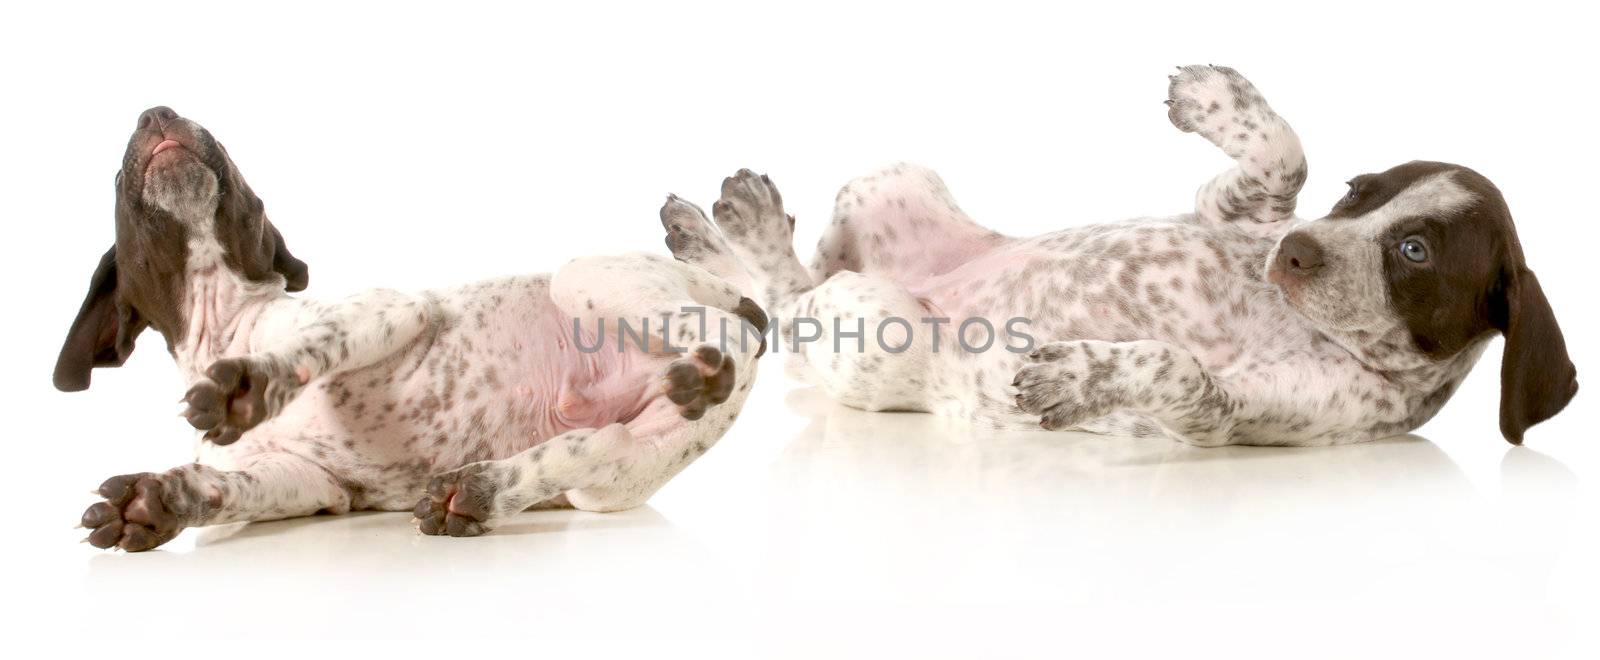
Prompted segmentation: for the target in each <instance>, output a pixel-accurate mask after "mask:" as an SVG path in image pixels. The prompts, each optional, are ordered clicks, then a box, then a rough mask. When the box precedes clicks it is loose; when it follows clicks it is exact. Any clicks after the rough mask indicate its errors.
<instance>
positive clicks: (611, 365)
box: [55, 108, 766, 550]
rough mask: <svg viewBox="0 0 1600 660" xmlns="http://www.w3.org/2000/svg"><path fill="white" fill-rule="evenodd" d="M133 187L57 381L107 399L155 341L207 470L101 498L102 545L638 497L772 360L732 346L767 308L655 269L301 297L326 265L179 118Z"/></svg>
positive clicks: (711, 283) (671, 264)
mask: <svg viewBox="0 0 1600 660" xmlns="http://www.w3.org/2000/svg"><path fill="white" fill-rule="evenodd" d="M116 194H117V207H116V230H117V235H116V244H115V245H114V246H113V247H112V249H111V250H110V251H108V252H106V254H105V256H104V257H103V258H102V259H101V260H100V266H99V268H98V269H97V270H96V271H95V273H94V277H93V278H92V280H91V281H90V285H89V294H88V297H87V299H86V300H84V302H83V306H82V308H81V310H80V311H79V312H78V317H77V320H75V321H74V322H73V324H72V328H71V330H70V331H69V332H68V335H67V339H66V343H65V345H64V346H63V347H62V349H61V356H60V359H59V361H58V362H57V364H56V369H55V385H56V387H57V388H59V389H61V390H63V391H75V390H82V389H85V388H87V387H88V386H89V377H90V369H91V368H93V367H105V366H117V365H120V364H122V363H123V361H124V360H126V359H127V358H128V354H129V353H130V352H131V351H132V350H133V347H134V340H135V338H137V337H138V335H139V334H140V332H142V331H143V330H145V329H146V328H154V329H155V330H156V331H158V332H160V333H161V335H162V336H163V337H164V338H165V339H166V342H167V348H168V350H169V351H170V352H171V353H172V355H173V357H174V358H176V360H177V362H178V367H179V370H180V372H181V373H182V374H183V377H184V378H185V379H186V381H187V382H188V384H189V389H188V393H187V394H186V395H185V397H184V401H185V402H187V405H188V408H187V410H186V412H185V415H186V416H187V417H188V420H189V422H190V423H192V424H193V425H194V427H195V428H197V429H199V430H200V432H201V433H200V438H199V439H198V440H197V450H196V451H197V460H196V462H195V463H193V464H189V465H184V466H180V467H177V468H174V469H171V470H168V471H166V472H162V473H140V474H129V475H123V476H119V477H112V478H111V479H109V480H107V481H106V482H105V483H104V484H103V485H101V486H100V490H99V493H100V495H101V496H103V497H104V498H105V501H103V502H98V503H96V504H94V505H93V506H91V507H89V509H88V511H86V512H85V513H84V514H83V520H82V524H83V525H84V526H85V527H87V528H89V529H91V530H92V531H91V532H90V533H89V538H88V541H89V542H90V543H92V544H93V545H95V546H97V547H101V548H110V547H120V548H122V549H124V550H147V549H150V548H153V547H156V546H158V545H160V544H162V543H164V542H166V541H168V540H170V539H172V538H173V537H174V536H175V535H177V534H178V532H179V531H180V530H182V529H183V528H185V527H195V526H200V525H211V524H219V523H226V522H234V521H246V520H272V519H278V518H286V517H291V516H304V515H310V514H313V513H317V512H335V513H338V512H345V511H349V510H352V509H378V510H386V511H405V510H414V511H415V513H416V517H417V518H418V520H419V525H420V527H421V530H422V531H423V532H424V533H427V534H449V535H451V536H472V535H477V534H482V533H484V532H486V531H488V530H489V529H491V528H492V527H494V526H495V525H496V523H498V522H500V521H501V520H503V519H504V518H505V517H506V516H509V515H511V514H513V513H515V512H518V511H521V510H523V509H526V508H528V507H530V506H534V505H570V506H573V507H577V508H579V509H584V510H589V511H614V510H619V509H626V508H630V507H634V506H637V505H639V504H641V503H642V502H644V501H645V499H646V498H648V497H649V496H650V495H651V494H652V493H654V492H655V491H656V490H657V489H658V488H660V487H661V486H662V485H663V484H664V483H666V481H667V480H668V479H670V478H671V477H672V476H673V475H675V474H677V472H678V471H679V470H682V469H683V468H684V467H685V466H686V465H688V464H689V463H690V462H691V461H693V460H694V459H696V458H698V457H699V456H700V455H701V454H702V453H704V452H705V451H706V450H707V449H708V448H710V447H711V445H712V444H714V443H715V442H716V441H717V439H718V438H720V437H721V436H722V434H723V433H724V432H726V431H727V430H728V427H729V425H731V424H732V423H733V420H734V418H735V416H737V415H738V412H739V408H740V406H741V405H742V403H743V401H744V398H745V396H746V394H747V393H748V392H749V389H750V386H751V384H752V382H753V379H754V376H755V357H756V355H757V354H758V353H759V351H760V350H761V349H760V348H759V347H757V346H752V345H751V344H753V343H754V342H745V341H740V342H722V341H719V337H718V336H716V333H718V332H720V331H721V330H720V329H721V328H729V327H731V328H735V329H739V330H741V331H742V329H743V328H742V325H741V323H742V322H749V323H752V324H754V325H755V326H757V327H758V328H763V329H764V328H765V325H766V315H765V314H763V313H762V311H761V310H760V308H759V307H757V306H755V304H754V303H753V302H752V301H750V300H749V299H745V298H742V297H741V296H740V295H739V294H738V293H737V292H736V291H735V290H734V289H733V288H731V287H730V286H729V285H728V284H727V283H725V282H723V281H721V280H720V279H718V278H716V277H714V276H712V275H710V274H708V273H706V272H705V271H703V270H701V269H699V268H696V267H694V266H691V265H688V264H684V263H681V262H677V261H673V260H671V259H667V258H665V257H658V256H655V255H646V254H638V255H631V256H623V257H612V258H587V259H578V260H575V261H572V262H570V263H569V264H567V265H566V266H565V267H563V268H562V269H561V270H560V271H559V272H557V273H556V274H555V275H554V276H553V277H552V276H550V275H533V276H528V277H516V278H508V279H501V280H491V281H485V282H480V283H477V284H472V285H468V286H465V287H461V288H456V289H441V290H434V291H428V292H424V293H420V294H404V293H398V292H395V291H386V290H374V291H369V292H367V293H363V294H359V295H356V296H353V297H351V298H348V299H346V300H342V301H337V302H318V301H313V300H307V299H301V298H292V297H289V296H288V295H286V293H285V292H286V291H300V290H302V289H304V288H305V286H306V266H305V264H304V263H301V262H300V261H299V260H297V259H295V258H294V257H293V256H292V255H290V254H289V251H288V250H287V249H285V247H284V241H283V237H282V236H281V235H279V233H278V230H277V229H276V228H274V227H273V225H272V223H271V222H268V220H267V216H266V214H265V213H264V212H263V210H262V204H261V200H260V199H258V198H257V197H256V196H255V195H254V194H253V193H252V192H251V191H250V188H249V186H247V185H246V184H245V181H244V179H243V178H242V177H241V176H240V175H239V171H238V170H237V169H236V168H235V167H234V164H233V162H232V161H231V160H230V159H229V157H228V153H227V151H226V150H224V149H223V148H222V145H220V144H218V143H217V142H216V141H215V140H214V139H213V138H212V137H211V134H210V133H209V132H207V131H206V130H205V129H204V128H202V127H201V126H200V125H199V124H196V123H195V122H193V121H190V120H188V119H184V118H182V117H179V116H178V115H177V114H176V113H174V112H173V111H172V110H170V109H167V108H152V109H150V110H148V111H146V112H144V113H143V114H142V115H140V116H139V120H138V128H137V130H135V131H134V133H133V137H132V138H131V139H130V140H129V142H128V149H127V153H126V155H125V156H124V159H123V163H122V169H121V171H120V172H118V173H117V180H116ZM697 308H699V309H697ZM685 310H692V311H685ZM701 310H703V311H701ZM606 318H611V319H628V320H630V322H631V323H632V324H634V327H635V328H638V327H639V326H640V325H641V324H642V323H643V319H647V318H655V319H657V320H658V321H659V322H661V323H662V324H663V325H664V326H666V328H667V329H665V330H662V331H661V332H660V333H658V334H659V335H660V336H656V335H651V336H649V337H648V338H646V339H645V340H635V341H633V342H632V343H630V344H627V345H626V346H625V347H626V349H627V350H625V351H624V350H622V349H623V348H624V345H623V343H622V342H621V341H620V337H619V342H618V344H616V345H613V344H607V343H605V342H606V338H604V337H602V336H601V335H600V333H602V332H604V326H602V325H600V324H601V323H602V322H603V321H602V319H606ZM730 321H731V323H729V322H730ZM613 323H615V320H613ZM613 327H614V326H613ZM580 329H581V331H582V332H581V333H580V332H579V330H580ZM752 334H753V333H752ZM576 342H582V344H581V345H579V344H578V343H576ZM724 344H726V345H724ZM597 347H598V350H595V349H596V348H597ZM684 347H691V348H684ZM419 496H420V498H421V499H420V501H419V499H418V498H419Z"/></svg>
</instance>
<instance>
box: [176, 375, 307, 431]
mask: <svg viewBox="0 0 1600 660" xmlns="http://www.w3.org/2000/svg"><path fill="white" fill-rule="evenodd" d="M303 385H305V380H304V379H303V378H301V376H300V374H296V373H290V372H289V370H287V369H281V368H276V367H275V366H273V364H272V363H271V362H270V361H267V360H261V359H256V358H251V357H240V358H223V359H220V360H217V361H216V362H213V363H212V364H211V367H210V368H208V369H206V375H205V376H203V377H201V378H200V380H199V381H197V382H196V383H195V384H194V385H193V386H191V387H190V388H189V391H188V392H187V393H185V394H184V395H183V402H184V403H186V404H188V407H187V408H186V409H185V410H184V412H183V416H184V417H185V418H187V419H188V420H189V424H190V425H191V426H193V427H195V428H196V429H198V430H201V431H205V438H206V439H207V440H210V441H212V442H214V443H216V444H219V445H227V444H232V443H233V442H234V441H235V440H238V439H239V436H241V435H243V434H244V432H245V431H248V430H250V429H252V428H255V427H256V425H258V424H260V423H261V422H264V421H266V420H267V419H269V418H271V417H272V416H273V415H275V414H277V413H278V411H279V410H282V409H283V405H284V404H285V403H287V402H288V401H289V399H291V398H293V396H294V395H295V394H296V393H297V392H299V390H300V388H301V387H302V386H303Z"/></svg>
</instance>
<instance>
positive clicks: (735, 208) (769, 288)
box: [711, 170, 816, 316]
mask: <svg viewBox="0 0 1600 660" xmlns="http://www.w3.org/2000/svg"><path fill="white" fill-rule="evenodd" d="M711 214H712V216H713V217H715V218H716V220H717V227H718V228H720V229H721V230H722V233H723V235H725V236H726V237H727V242H728V246H729V248H730V249H731V250H732V252H733V254H734V255H735V256H736V257H738V259H739V261H740V262H742V263H743V264H744V267H745V270H746V271H748V272H749V273H750V277H751V280H752V285H753V286H754V288H755V291H756V293H757V296H758V298H759V299H760V301H761V304H762V305H763V306H764V307H765V308H766V309H768V310H770V311H772V312H773V313H774V314H777V315H779V316H785V314H783V313H782V312H783V310H786V309H788V307H789V305H790V304H792V303H793V302H794V299H795V298H796V297H797V296H799V295H800V294H802V293H804V292H806V291H809V290H811V287H813V286H815V285H816V282H814V281H812V279H811V274H810V273H808V272H806V269H805V266H802V265H800V258H799V257H797V256H795V253H794V216H792V215H789V214H788V213H786V212H785V211H784V209H783V196H782V195H780V194H778V188H777V186H775V185H773V184H772V180H771V179H769V178H767V176H766V175H765V174H759V175H758V174H756V173H755V172H751V171H750V170H739V171H738V172H737V173H735V174H734V175H733V176H731V177H728V178H726V179H723V181H722V198H721V199H719V200H717V203H716V204H713V205H712V206H711Z"/></svg>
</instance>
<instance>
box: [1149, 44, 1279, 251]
mask: <svg viewBox="0 0 1600 660" xmlns="http://www.w3.org/2000/svg"><path fill="white" fill-rule="evenodd" d="M1178 69H1179V70H1178V74H1177V75H1174V76H1171V81H1172V82H1171V84H1170V85H1169V86H1168V87H1167V96H1168V99H1167V105H1168V106H1170V107H1169V109H1168V110H1167V118H1168V119H1170V120H1171V121H1172V125H1173V126H1176V127H1178V130H1181V131H1183V132H1185V133H1199V134H1200V135H1201V137H1204V138H1205V139H1207V140H1209V141H1210V142H1211V143H1212V144H1214V145H1217V147H1218V148H1220V149H1222V151H1223V152H1225V153H1227V154H1228V156H1229V157H1230V158H1233V159H1234V160H1235V161H1238V165H1237V166H1236V167H1234V168H1233V169H1231V170H1228V171H1226V172H1223V173H1222V174H1220V175H1218V176H1217V177H1216V178H1215V179H1212V180H1211V182H1210V183H1207V184H1206V185H1205V186H1202V187H1201V188H1200V191H1199V192H1198V193H1197V194H1196V195H1195V213H1196V214H1197V215H1198V216H1199V217H1200V218H1201V219H1202V220H1205V221H1208V222H1230V223H1240V226H1241V227H1243V228H1245V229H1247V230H1252V231H1277V228H1276V227H1274V226H1272V225H1274V224H1275V223H1281V222H1283V221H1286V220H1288V219H1290V218H1291V217H1293V215H1294V207H1295V198H1296V196H1298V195H1299V194H1300V187H1301V186H1302V185H1304V184H1305V181H1306V158H1305V153H1304V152H1303V151H1302V150H1301V148H1300V138H1299V136H1297V135H1295V133H1294V129H1292V128H1289V124H1288V122H1285V121H1284V120H1283V118H1282V117H1279V116H1278V113H1276V112H1273V111H1272V108H1271V107H1270V106H1268V105H1267V100H1266V99H1265V98H1263V97H1262V96H1261V93H1260V92H1257V91H1256V88H1255V86H1254V85H1251V84H1250V81H1248V80H1245V78H1244V76H1241V75H1239V72H1238V71H1234V70H1233V69H1230V68H1227V67H1220V66H1218V67H1214V66H1184V67H1178ZM1263 225H1265V226H1263Z"/></svg>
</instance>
